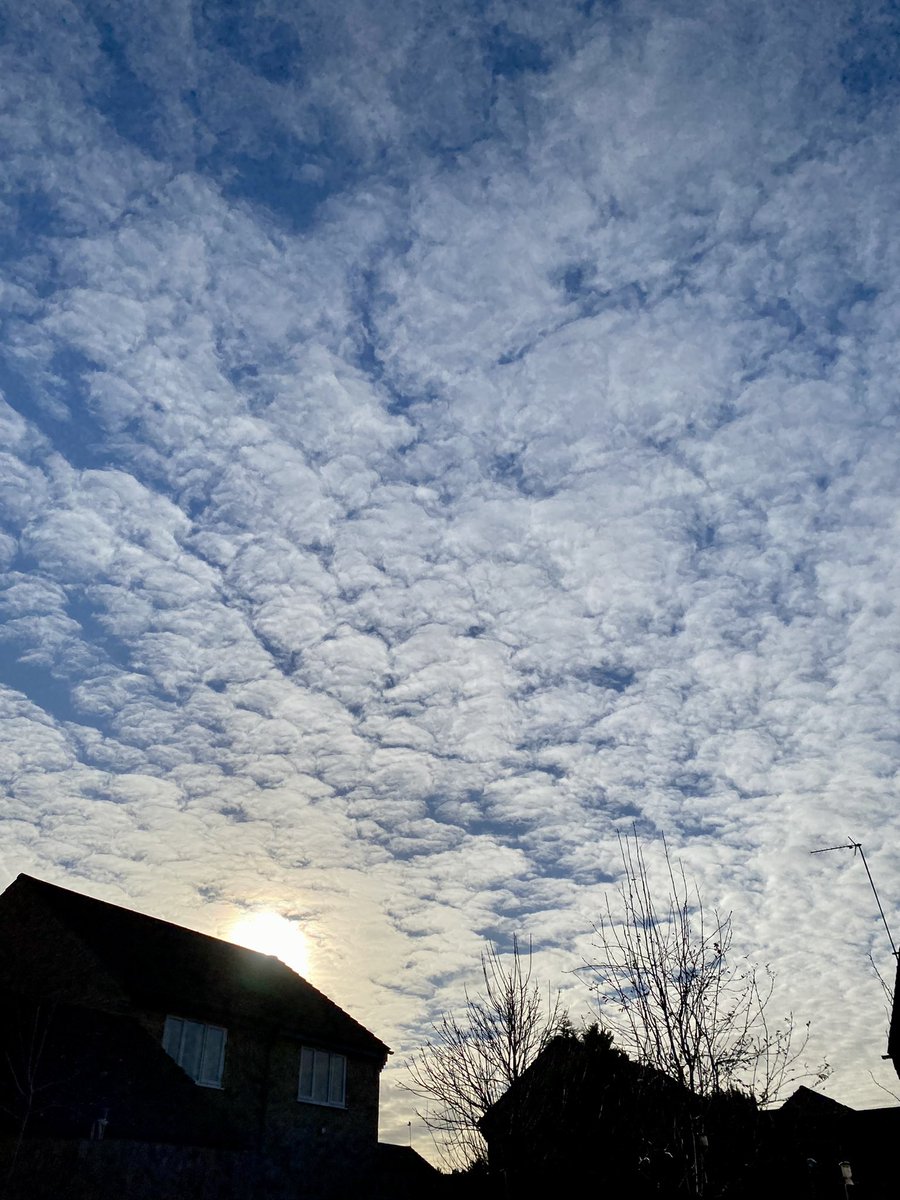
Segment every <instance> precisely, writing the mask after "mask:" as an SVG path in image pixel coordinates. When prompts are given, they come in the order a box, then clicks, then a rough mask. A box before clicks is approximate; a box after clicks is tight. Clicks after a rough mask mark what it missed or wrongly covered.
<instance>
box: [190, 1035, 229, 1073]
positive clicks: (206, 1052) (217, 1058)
mask: <svg viewBox="0 0 900 1200" xmlns="http://www.w3.org/2000/svg"><path fill="white" fill-rule="evenodd" d="M224 1049H225V1030H224V1029H217V1028H216V1026H215V1025H207V1026H206V1037H205V1039H204V1041H203V1057H202V1059H201V1060H200V1074H199V1075H198V1077H197V1082H198V1083H208V1084H220V1083H221V1082H222V1062H223V1058H224V1055H223V1051H224Z"/></svg>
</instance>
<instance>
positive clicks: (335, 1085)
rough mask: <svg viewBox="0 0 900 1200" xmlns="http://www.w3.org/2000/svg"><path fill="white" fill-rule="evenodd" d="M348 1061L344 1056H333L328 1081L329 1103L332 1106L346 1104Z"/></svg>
mask: <svg viewBox="0 0 900 1200" xmlns="http://www.w3.org/2000/svg"><path fill="white" fill-rule="evenodd" d="M345 1065H346V1059H345V1058H344V1056H343V1054H332V1056H331V1072H330V1076H329V1080H328V1101H329V1103H330V1104H343V1103H344V1067H345Z"/></svg>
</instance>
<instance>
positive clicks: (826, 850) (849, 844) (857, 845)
mask: <svg viewBox="0 0 900 1200" xmlns="http://www.w3.org/2000/svg"><path fill="white" fill-rule="evenodd" d="M832 850H852V851H853V857H854V858H856V852H857V850H858V851H859V857H860V858H861V859H862V864H863V866H864V867H865V868H866V874H867V875H868V877H869V884H870V886H871V888H872V895H873V896H874V897H875V903H876V904H877V905H878V911H879V912H880V913H881V923H882V925H884V930H885V933H886V934H887V935H888V941H889V942H890V943H891V951H892V952H893V955H894V958H898V957H900V956H898V954H897V947H896V946H895V944H894V938H893V936H892V934H891V931H890V928H889V927H888V923H887V917H886V916H885V915H884V909H883V908H882V907H881V900H880V899H879V897H878V889H877V888H876V887H875V880H874V879H873V878H872V872H871V871H870V870H869V864H868V863H867V862H866V856H865V854H864V852H863V848H862V842H854V840H853V838H852V837H848V838H847V841H846V842H843V843H841V845H840V846H823V847H822V849H821V850H810V854H830V853H831V851H832Z"/></svg>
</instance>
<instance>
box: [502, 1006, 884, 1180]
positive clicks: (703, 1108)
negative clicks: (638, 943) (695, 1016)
mask: <svg viewBox="0 0 900 1200" xmlns="http://www.w3.org/2000/svg"><path fill="white" fill-rule="evenodd" d="M481 1130H482V1133H483V1134H484V1137H485V1139H486V1141H487V1144H488V1166H489V1170H490V1173H491V1175H492V1176H494V1177H495V1178H496V1177H499V1178H500V1180H501V1181H502V1182H503V1183H504V1184H505V1186H506V1188H507V1191H508V1194H510V1195H513V1194H517V1193H518V1192H523V1191H524V1192H533V1193H535V1194H537V1193H540V1192H548V1193H549V1192H553V1193H557V1192H559V1193H562V1194H566V1193H567V1192H571V1193H572V1194H576V1192H578V1194H580V1192H581V1191H583V1190H584V1188H585V1186H586V1185H589V1186H591V1187H594V1188H596V1190H598V1191H600V1192H602V1193H604V1194H610V1195H627V1196H630V1197H635V1198H637V1200H641V1198H644V1197H646V1198H648V1200H649V1197H651V1196H652V1197H657V1198H659V1197H672V1198H673V1200H674V1197H676V1196H681V1195H697V1194H702V1195H703V1196H704V1197H706V1198H707V1200H713V1198H717V1197H722V1198H724V1197H729V1198H734V1200H737V1198H739V1197H741V1198H746V1200H750V1198H751V1197H753V1198H754V1200H755V1198H756V1197H759V1196H766V1197H768V1198H769V1200H775V1198H777V1200H846V1196H845V1192H844V1182H843V1177H842V1174H841V1168H840V1164H841V1162H842V1161H846V1162H849V1163H850V1164H851V1167H852V1172H853V1178H854V1188H853V1192H852V1194H853V1196H854V1197H856V1198H857V1200H876V1198H877V1200H888V1197H894V1196H895V1195H896V1194H897V1172H896V1166H895V1161H896V1147H897V1146H898V1144H900V1108H894V1109H874V1110H869V1111H856V1110H853V1109H850V1108H847V1107H846V1106H845V1105H842V1104H838V1103H837V1102H836V1101H834V1100H831V1099H829V1098H828V1097H826V1096H822V1095H821V1094H819V1093H817V1092H813V1091H811V1090H810V1089H809V1088H805V1087H801V1088H799V1089H798V1090H797V1091H796V1092H795V1093H794V1095H793V1096H792V1097H791V1098H790V1099H789V1100H788V1101H787V1102H786V1103H785V1104H784V1105H783V1106H782V1107H781V1108H780V1109H775V1110H768V1111H765V1112H761V1111H760V1110H759V1108H758V1107H757V1105H756V1104H755V1102H754V1101H753V1100H752V1098H750V1097H748V1096H745V1095H743V1094H741V1093H739V1092H725V1093H719V1094H716V1095H713V1096H707V1097H700V1096H696V1095H694V1094H693V1093H692V1092H690V1091H688V1090H687V1089H686V1088H684V1087H682V1086H681V1085H680V1084H678V1083H677V1082H676V1081H674V1080H672V1079H669V1078H668V1077H667V1076H665V1075H663V1074H661V1073H660V1072H659V1071H656V1070H653V1069H652V1068H649V1067H645V1066H641V1065H640V1064H638V1063H635V1062H632V1061H631V1060H630V1059H628V1058H627V1057H626V1056H625V1055H624V1054H622V1053H620V1052H619V1051H617V1050H616V1049H615V1048H614V1047H613V1046H612V1044H611V1040H610V1039H609V1037H608V1036H607V1035H606V1034H604V1033H602V1032H599V1031H597V1030H589V1031H587V1032H586V1033H585V1034H584V1035H582V1036H580V1037H575V1036H571V1037H561V1038H556V1039H554V1040H553V1041H552V1042H551V1043H550V1044H549V1045H548V1046H547V1048H546V1049H545V1050H544V1051H543V1052H542V1053H541V1054H540V1055H539V1056H538V1058H537V1059H536V1060H535V1062H534V1063H533V1064H532V1065H531V1066H530V1067H529V1068H528V1070H527V1071H525V1072H524V1074H523V1075H522V1076H521V1077H520V1078H519V1079H518V1080H517V1081H516V1083H514V1084H513V1085H512V1087H510V1088H509V1090H508V1091H507V1092H506V1094H505V1095H504V1096H502V1097H501V1098H500V1099H499V1100H498V1101H497V1103H496V1104H494V1105H493V1106H492V1107H491V1108H490V1109H489V1110H488V1111H487V1113H485V1115H484V1117H483V1118H482V1121H481Z"/></svg>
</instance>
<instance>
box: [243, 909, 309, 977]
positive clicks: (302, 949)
mask: <svg viewBox="0 0 900 1200" xmlns="http://www.w3.org/2000/svg"><path fill="white" fill-rule="evenodd" d="M228 937H229V939H230V940H231V941H232V942H237V944H238V945H240V946H247V947H248V948H249V949H250V950H258V951H260V953H262V954H274V955H275V957H276V958H280V959H281V961H282V962H283V963H285V964H286V965H287V966H289V967H290V968H291V970H293V971H296V972H297V973H298V974H299V975H303V976H306V975H308V974H309V960H310V953H309V941H308V939H307V937H306V934H305V933H304V932H303V931H302V929H299V928H298V927H297V926H296V925H295V924H294V922H293V921H289V920H288V919H287V917H282V916H280V915H279V914H278V913H274V912H257V913H251V914H249V915H248V916H246V917H241V919H240V920H239V921H237V922H236V923H235V924H234V925H233V926H232V927H231V930H230V931H229V934H228Z"/></svg>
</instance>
